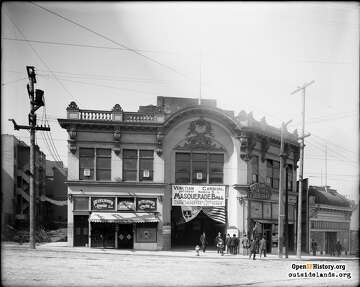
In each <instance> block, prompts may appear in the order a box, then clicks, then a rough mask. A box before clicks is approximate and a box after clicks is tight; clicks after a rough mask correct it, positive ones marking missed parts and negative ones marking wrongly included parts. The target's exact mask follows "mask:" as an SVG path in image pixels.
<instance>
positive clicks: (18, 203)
mask: <svg viewBox="0 0 360 287" xmlns="http://www.w3.org/2000/svg"><path fill="white" fill-rule="evenodd" d="M1 142H2V145H1V146H2V170H1V172H2V182H1V197H2V200H1V202H2V217H1V218H2V222H1V223H2V224H1V226H2V228H3V229H2V236H3V237H7V236H9V234H10V233H11V229H12V230H13V229H14V228H15V229H21V228H23V227H25V226H27V225H28V224H29V186H30V185H29V183H30V179H29V170H30V165H29V163H30V147H29V146H28V145H27V144H25V143H24V142H22V141H20V140H19V139H17V138H16V137H15V136H13V135H6V134H3V135H1ZM35 167H36V168H35V191H36V197H35V198H36V202H37V205H36V206H37V208H36V216H37V218H38V223H39V224H40V225H41V224H43V223H44V220H45V218H44V216H43V214H44V208H45V207H44V204H43V203H42V202H41V201H40V198H41V196H42V195H44V194H45V177H46V174H45V170H46V157H45V154H44V153H43V152H42V151H40V150H39V147H38V146H36V149H35Z"/></svg>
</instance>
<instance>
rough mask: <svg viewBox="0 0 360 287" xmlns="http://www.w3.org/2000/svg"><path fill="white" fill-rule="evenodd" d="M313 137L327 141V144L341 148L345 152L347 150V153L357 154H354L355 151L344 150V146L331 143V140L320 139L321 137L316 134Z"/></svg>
mask: <svg viewBox="0 0 360 287" xmlns="http://www.w3.org/2000/svg"><path fill="white" fill-rule="evenodd" d="M312 135H313V136H314V137H316V138H318V139H320V140H322V141H325V142H326V143H328V144H331V145H333V146H336V147H338V148H341V149H343V150H345V151H347V152H350V153H353V154H355V152H354V151H352V150H349V149H346V148H344V147H343V146H341V145H338V144H335V143H333V142H331V141H330V140H328V139H325V138H323V137H320V136H318V135H316V134H312Z"/></svg>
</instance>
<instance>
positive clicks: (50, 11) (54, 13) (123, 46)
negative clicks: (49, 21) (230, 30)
mask: <svg viewBox="0 0 360 287" xmlns="http://www.w3.org/2000/svg"><path fill="white" fill-rule="evenodd" d="M29 3H30V4H32V5H34V6H37V7H38V8H40V9H42V10H44V11H46V12H48V13H50V14H52V15H55V16H57V17H59V18H61V19H63V20H65V21H67V22H70V23H72V24H74V25H76V26H78V27H80V28H82V29H84V30H86V31H88V32H90V33H92V34H95V35H97V36H99V37H101V38H103V39H105V40H107V41H109V42H111V43H113V44H115V45H117V46H120V47H122V48H124V49H126V50H128V51H129V52H132V53H134V54H137V55H139V56H141V57H143V58H145V59H147V60H149V61H151V62H153V63H156V64H158V65H160V66H162V67H164V68H166V69H168V70H170V71H173V72H174V73H176V74H179V75H181V76H183V77H186V75H184V74H182V73H180V72H178V71H177V70H176V69H174V68H172V67H170V66H168V65H165V64H162V63H161V62H159V61H157V60H155V59H153V58H151V57H149V56H146V55H144V54H143V53H141V52H139V51H138V50H135V49H133V48H130V47H128V46H126V45H124V44H122V43H120V42H118V41H115V40H113V39H111V38H110V37H108V36H105V35H103V34H101V33H99V32H96V31H94V30H93V29H90V28H88V27H86V26H85V25H82V24H80V23H78V22H75V21H73V20H71V19H69V18H67V17H65V16H63V15H61V14H59V13H57V12H54V11H52V10H50V9H48V8H45V7H43V6H41V5H39V4H37V3H34V2H32V1H30V2H29Z"/></svg>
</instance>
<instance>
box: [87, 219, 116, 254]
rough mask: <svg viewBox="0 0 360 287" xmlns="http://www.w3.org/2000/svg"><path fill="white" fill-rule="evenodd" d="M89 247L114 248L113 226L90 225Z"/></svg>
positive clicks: (109, 224)
mask: <svg viewBox="0 0 360 287" xmlns="http://www.w3.org/2000/svg"><path fill="white" fill-rule="evenodd" d="M91 247H102V248H115V224H114V223H97V222H93V223H92V224H91Z"/></svg>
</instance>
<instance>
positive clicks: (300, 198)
mask: <svg viewBox="0 0 360 287" xmlns="http://www.w3.org/2000/svg"><path fill="white" fill-rule="evenodd" d="M313 83H314V81H311V82H309V83H307V84H304V85H303V86H302V87H298V88H297V89H296V90H295V91H293V92H292V93H291V95H293V94H295V93H297V92H299V91H302V129H301V136H300V137H299V139H300V173H299V194H298V210H297V215H298V217H297V219H298V222H297V242H296V243H297V244H296V257H297V259H301V210H302V197H303V196H302V191H303V176H304V147H305V144H304V139H305V138H306V137H308V136H310V134H307V135H305V89H306V88H307V87H308V86H310V85H311V84H313Z"/></svg>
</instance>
